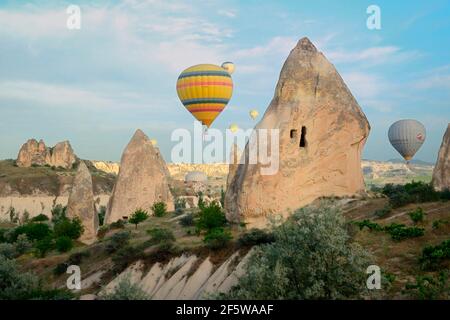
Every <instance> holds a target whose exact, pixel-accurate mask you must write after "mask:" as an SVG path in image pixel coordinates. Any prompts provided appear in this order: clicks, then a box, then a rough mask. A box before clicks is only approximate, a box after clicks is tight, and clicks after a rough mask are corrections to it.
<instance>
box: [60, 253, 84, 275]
mask: <svg viewBox="0 0 450 320" xmlns="http://www.w3.org/2000/svg"><path fill="white" fill-rule="evenodd" d="M89 255H90V254H89V251H81V252H76V253H73V254H71V255H70V257H69V259H67V261H65V262H63V263H59V264H57V265H56V267H55V268H54V269H53V273H54V274H55V275H61V274H63V273H66V271H67V268H68V267H69V266H71V265H78V266H79V265H80V264H81V262H82V261H83V258H85V257H89Z"/></svg>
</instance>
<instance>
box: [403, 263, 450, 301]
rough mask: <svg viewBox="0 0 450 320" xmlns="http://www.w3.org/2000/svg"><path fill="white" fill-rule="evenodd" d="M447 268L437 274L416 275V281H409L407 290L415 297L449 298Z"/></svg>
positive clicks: (430, 298) (449, 288) (428, 298)
mask: <svg viewBox="0 0 450 320" xmlns="http://www.w3.org/2000/svg"><path fill="white" fill-rule="evenodd" d="M448 278H449V273H448V271H447V270H445V271H441V272H439V274H438V275H437V276H433V275H421V276H417V277H416V282H415V283H407V284H406V286H405V290H404V291H405V292H411V293H412V295H413V296H414V298H416V299H420V300H436V299H439V300H441V299H449V298H450V287H449V284H448Z"/></svg>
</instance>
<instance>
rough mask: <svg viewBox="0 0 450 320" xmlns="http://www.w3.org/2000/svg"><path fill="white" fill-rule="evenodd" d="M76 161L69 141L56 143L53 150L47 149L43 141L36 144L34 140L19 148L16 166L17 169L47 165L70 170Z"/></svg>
mask: <svg viewBox="0 0 450 320" xmlns="http://www.w3.org/2000/svg"><path fill="white" fill-rule="evenodd" d="M76 161H77V157H76V156H75V154H74V152H73V149H72V147H71V146H70V143H69V141H63V142H58V143H57V144H56V145H55V146H54V147H53V148H49V147H46V145H45V143H44V141H43V140H40V141H39V142H37V140H36V139H30V140H28V141H27V142H26V143H24V144H23V145H22V147H21V148H20V151H19V154H18V156H17V160H16V164H17V166H19V167H31V166H32V165H37V166H44V165H49V166H51V167H62V168H65V169H70V168H72V166H73V164H74V163H75V162H76Z"/></svg>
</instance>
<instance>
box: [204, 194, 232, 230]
mask: <svg viewBox="0 0 450 320" xmlns="http://www.w3.org/2000/svg"><path fill="white" fill-rule="evenodd" d="M226 222H227V219H226V218H225V214H224V213H223V212H222V208H221V207H220V206H219V205H218V204H217V202H215V201H213V202H212V203H210V204H209V205H208V206H205V207H203V209H202V210H201V211H200V215H199V219H198V221H197V228H198V229H199V230H206V231H209V230H212V229H216V228H222V227H223V226H225V224H226Z"/></svg>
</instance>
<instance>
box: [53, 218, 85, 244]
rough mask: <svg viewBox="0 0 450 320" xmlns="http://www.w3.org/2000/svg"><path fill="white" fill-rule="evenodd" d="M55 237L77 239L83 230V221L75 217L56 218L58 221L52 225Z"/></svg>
mask: <svg viewBox="0 0 450 320" xmlns="http://www.w3.org/2000/svg"><path fill="white" fill-rule="evenodd" d="M53 231H54V233H55V237H56V238H59V237H64V236H66V237H69V238H71V239H73V240H76V239H78V238H79V237H80V236H81V235H82V234H83V232H84V227H83V223H82V222H81V220H80V219H79V218H78V217H76V218H73V219H69V218H63V219H60V220H58V222H57V223H56V224H55V226H54V227H53Z"/></svg>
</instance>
